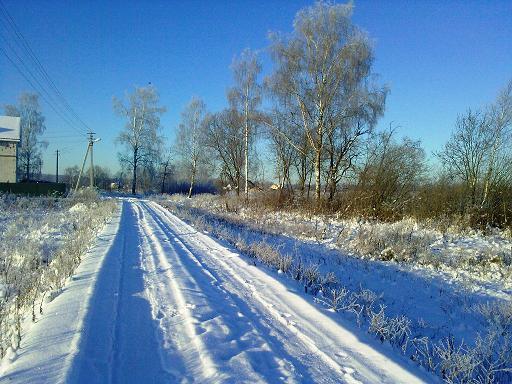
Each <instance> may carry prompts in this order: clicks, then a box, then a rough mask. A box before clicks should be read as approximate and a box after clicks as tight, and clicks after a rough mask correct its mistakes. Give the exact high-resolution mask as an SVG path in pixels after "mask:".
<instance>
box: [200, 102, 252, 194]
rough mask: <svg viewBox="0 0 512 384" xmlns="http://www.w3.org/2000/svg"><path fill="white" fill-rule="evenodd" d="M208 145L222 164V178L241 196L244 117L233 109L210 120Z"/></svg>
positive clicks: (215, 115) (219, 113)
mask: <svg viewBox="0 0 512 384" xmlns="http://www.w3.org/2000/svg"><path fill="white" fill-rule="evenodd" d="M207 137H208V139H207V145H208V146H209V147H210V148H211V149H212V151H213V153H214V154H215V157H216V159H217V161H218V163H219V164H220V178H221V180H222V181H224V182H225V184H229V185H230V186H231V187H232V188H234V189H235V191H236V194H237V196H239V195H240V188H241V182H242V177H243V170H244V162H245V156H244V153H245V148H244V142H245V140H244V125H243V121H242V117H241V116H240V114H239V113H238V111H236V110H235V109H233V108H228V109H225V110H223V111H221V112H218V113H216V114H214V115H212V116H210V118H209V119H208V133H207Z"/></svg>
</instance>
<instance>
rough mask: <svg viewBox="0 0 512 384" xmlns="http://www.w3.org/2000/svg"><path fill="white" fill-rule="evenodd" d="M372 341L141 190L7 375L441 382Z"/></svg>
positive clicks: (71, 379)
mask: <svg viewBox="0 0 512 384" xmlns="http://www.w3.org/2000/svg"><path fill="white" fill-rule="evenodd" d="M59 314H60V315H59ZM369 341H370V338H368V337H367V336H366V335H364V334H363V331H360V330H357V331H356V332H354V328H352V327H348V328H347V327H344V326H343V324H342V323H341V321H340V319H339V318H338V317H337V316H336V314H333V313H331V312H329V311H326V310H323V309H322V308H320V307H319V306H317V305H314V304H313V303H312V302H311V297H309V296H306V295H303V294H302V293H301V292H298V291H296V287H295V286H294V285H293V283H292V282H290V281H287V279H286V278H284V277H282V276H281V275H278V274H276V273H272V272H269V271H267V270H265V269H260V268H258V267H255V266H253V265H251V264H250V262H249V260H248V259H245V258H243V257H241V256H240V255H239V254H237V253H236V252H235V251H234V250H233V249H230V248H228V247H227V246H225V245H223V244H220V243H219V242H217V241H215V240H213V239H212V238H210V237H209V236H208V235H207V234H204V233H200V232H197V231H196V230H195V229H194V228H193V227H191V226H189V225H187V224H186V223H184V222H183V221H181V220H180V219H178V218H177V217H175V216H173V215H172V214H171V213H169V212H168V211H167V210H165V209H164V208H162V207H160V206H159V205H157V204H156V203H154V202H148V201H144V200H135V199H133V200H124V201H123V203H122V213H121V215H120V217H119V218H118V219H117V220H113V222H112V223H111V224H110V225H109V226H108V228H106V230H105V232H104V233H103V234H102V235H101V236H100V237H99V239H98V244H97V245H96V246H95V247H94V248H93V249H92V250H91V252H90V253H89V254H88V256H87V257H85V258H84V262H83V265H81V267H80V268H79V269H78V271H77V274H76V275H75V277H74V279H73V281H71V282H70V284H69V286H68V287H67V288H66V290H65V291H64V292H63V293H62V294H61V295H59V296H58V297H57V298H56V299H55V300H54V301H52V302H51V303H49V304H48V308H47V311H46V314H45V316H43V317H42V318H41V319H40V320H39V321H38V323H36V324H34V325H33V326H32V327H31V328H30V329H29V330H28V332H27V335H26V337H25V338H24V342H23V344H22V348H21V350H20V351H19V354H18V356H17V357H16V358H14V359H13V361H12V362H11V363H10V364H7V365H6V364H5V363H4V366H5V367H4V371H3V372H1V371H0V372H1V376H2V378H1V379H0V382H1V383H4V382H6V383H7V382H8V383H17V382H19V383H22V382H31V383H55V382H66V383H105V382H107V383H110V382H111V383H168V382H184V383H188V382H201V383H204V382H212V383H220V382H222V383H228V382H231V383H240V382H245V383H255V382H271V383H275V382H287V383H288V382H289V383H295V382H298V383H299V382H300V383H312V382H319V383H359V382H362V383H408V384H412V383H420V382H426V381H428V380H432V379H431V378H429V377H428V376H424V374H423V373H421V371H419V370H418V369H417V368H416V367H415V366H414V365H408V364H407V362H406V361H402V360H401V359H400V358H398V359H396V360H395V359H394V357H395V356H396V354H397V352H396V351H390V350H388V349H386V348H382V349H380V350H379V349H378V348H380V346H378V345H377V344H376V343H375V342H374V341H370V342H369Z"/></svg>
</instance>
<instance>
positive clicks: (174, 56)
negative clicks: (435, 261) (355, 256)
mask: <svg viewBox="0 0 512 384" xmlns="http://www.w3.org/2000/svg"><path fill="white" fill-rule="evenodd" d="M2 1H3V3H4V4H5V6H6V7H7V9H8V11H9V12H10V14H11V15H12V17H13V18H14V20H15V21H16V23H17V24H18V27H19V28H20V30H21V32H22V33H23V35H24V36H25V38H26V39H27V40H28V41H29V43H30V44H31V46H32V48H33V50H34V51H35V53H36V55H37V56H38V58H39V60H40V61H41V62H42V63H43V65H44V66H45V67H46V69H47V71H48V73H49V74H50V76H51V77H52V78H53V79H54V80H55V83H56V84H57V86H58V87H59V89H60V90H61V91H62V93H63V94H64V95H65V97H66V98H67V99H68V100H69V102H70V104H71V105H72V106H73V108H74V109H75V110H76V111H77V112H78V114H79V115H80V116H81V117H82V119H83V120H84V121H85V122H86V123H87V124H88V125H89V126H90V127H92V128H93V129H94V130H95V131H96V132H98V134H99V136H100V137H101V138H102V141H101V143H99V144H98V145H97V146H96V147H95V160H96V162H97V163H98V164H100V165H103V166H108V167H109V168H110V169H111V170H113V171H115V170H117V169H118V163H117V156H116V153H117V151H118V150H119V148H118V147H115V146H114V138H115V137H116V135H117V133H118V132H119V130H120V129H121V128H122V126H123V124H124V121H122V120H121V119H119V118H118V117H116V116H115V115H114V113H113V112H112V96H114V95H116V96H123V95H124V94H125V92H127V91H131V90H132V89H133V86H135V85H139V86H141V85H146V84H147V83H148V82H151V83H152V84H153V85H155V86H156V87H157V88H158V90H159V92H160V95H161V102H162V104H163V105H165V106H166V107H167V109H168V112H167V113H166V114H165V115H164V116H163V119H162V124H163V127H164V133H165V135H166V136H167V137H169V138H172V137H173V136H174V130H175V128H176V126H177V124H178V122H179V116H180V111H181V110H182V109H183V107H184V106H185V105H186V103H187V102H188V101H189V100H190V98H191V97H192V96H193V95H197V96H200V97H202V98H203V99H204V100H205V102H206V103H207V105H208V107H209V109H210V110H211V111H216V110H219V109H221V108H223V107H224V106H225V91H226V88H227V87H229V86H230V85H231V74H230V71H229V65H230V63H231V61H232V59H233V56H234V55H236V54H238V53H239V52H241V51H242V50H243V49H244V48H246V47H250V48H252V49H261V50H263V51H264V50H265V48H266V47H267V45H268V39H267V33H268V31H270V30H279V31H284V32H289V31H291V30H292V22H293V18H294V15H295V13H296V12H297V11H298V10H299V9H300V8H302V7H304V6H307V5H310V4H312V3H311V2H307V1H292V0H287V1H279V0H263V1H262V0H260V1H234V0H233V1H221V0H216V1H213V0H212V1H207V0H203V1H127V0H125V1H99V0H98V1H79V0H74V1H43V0H34V1H25V0H2ZM353 19H354V22H355V23H356V24H357V25H359V26H360V27H362V28H363V29H365V30H366V31H367V32H368V33H369V35H370V37H371V38H372V39H373V40H374V42H375V58H376V60H375V66H374V70H375V72H377V73H378V74H379V75H380V79H381V81H382V82H383V83H386V84H388V85H389V86H390V89H391V94H390V96H389V98H388V103H387V107H386V113H385V116H384V118H383V119H382V120H381V122H380V124H379V125H380V127H385V126H388V125H389V123H390V122H394V124H397V125H400V126H401V128H400V130H399V133H400V134H401V135H408V136H410V137H412V138H416V139H421V140H422V142H423V145H424V147H425V149H426V150H427V152H428V153H431V152H432V151H433V150H435V149H438V148H440V147H441V146H442V145H443V143H444V142H445V141H446V140H447V138H448V136H449V134H450V132H451V129H452V127H453V123H454V121H455V118H456V116H457V114H458V113H461V112H464V111H465V110H466V109H467V108H468V107H479V106H483V105H484V104H486V103H489V102H491V101H492V100H493V99H494V97H495V95H496V94H497V92H498V91H499V89H500V88H502V87H503V86H504V85H505V84H506V82H507V81H508V80H509V79H510V78H512V1H510V0H505V1H483V0H482V1H362V0H361V1H355V12H354V18H353ZM0 33H4V30H3V29H1V27H0ZM0 44H2V45H3V46H5V42H4V40H1V39H0ZM263 64H264V72H265V73H269V72H270V71H271V63H270V61H269V60H268V57H265V53H264V54H263ZM29 90H31V87H30V86H29V85H28V84H27V83H26V82H25V80H24V79H23V78H22V77H21V76H20V75H19V74H18V73H17V72H16V70H15V69H14V67H13V66H12V65H11V64H10V63H9V62H8V61H7V59H6V58H5V57H4V56H3V55H2V54H1V53H0V106H3V105H4V104H8V103H14V102H15V101H16V98H17V96H18V94H19V93H20V92H22V91H29ZM43 111H44V114H45V115H46V118H47V133H46V136H47V137H48V141H49V142H50V146H49V148H48V149H47V151H46V154H45V156H44V160H45V166H44V171H45V172H48V173H52V172H54V162H55V160H54V155H53V153H54V151H55V149H56V148H66V150H65V151H64V153H63V156H62V158H61V167H62V169H63V168H64V167H66V166H70V165H78V164H79V163H80V161H81V158H82V156H83V154H84V151H85V143H84V142H80V141H79V139H77V138H73V137H67V136H70V135H74V134H75V131H73V130H71V129H70V128H69V127H67V126H66V125H65V124H64V123H63V122H62V120H61V119H60V118H59V117H58V116H57V115H56V114H55V113H54V112H53V111H52V110H51V109H50V108H49V107H48V106H47V105H46V104H45V103H43ZM64 136H66V137H64ZM58 137H60V138H58Z"/></svg>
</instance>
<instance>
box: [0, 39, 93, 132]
mask: <svg viewBox="0 0 512 384" xmlns="http://www.w3.org/2000/svg"><path fill="white" fill-rule="evenodd" d="M0 51H1V52H2V53H3V54H4V55H5V57H7V60H9V61H10V62H11V64H12V65H13V66H14V67H15V68H16V70H17V71H18V72H19V73H20V75H22V76H23V77H24V78H25V80H26V81H27V82H28V83H29V84H30V85H31V86H32V88H34V89H36V90H37V89H38V88H37V87H36V86H35V85H34V83H33V82H32V81H31V80H30V79H29V78H28V77H27V75H26V74H25V73H24V72H23V71H22V70H21V68H20V67H19V66H18V64H16V62H15V61H14V60H13V59H12V58H11V57H10V56H9V55H8V54H7V51H5V50H4V49H3V48H2V47H0ZM40 95H41V98H42V99H43V100H45V101H46V103H47V104H48V105H49V106H50V108H51V109H53V111H54V112H55V113H56V114H57V115H58V116H59V117H60V118H61V119H62V120H64V121H65V122H66V123H67V124H68V125H69V126H70V127H71V128H73V129H74V130H75V131H77V132H78V133H80V134H81V135H84V133H83V132H81V131H80V130H79V129H78V128H76V127H75V126H74V125H73V124H72V123H71V122H70V121H69V120H68V119H67V118H66V117H65V116H63V115H62V114H61V112H60V111H58V110H57V108H56V107H55V106H54V105H53V103H52V102H51V101H49V100H48V98H47V97H46V96H45V94H43V93H40Z"/></svg>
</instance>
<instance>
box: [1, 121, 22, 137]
mask: <svg viewBox="0 0 512 384" xmlns="http://www.w3.org/2000/svg"><path fill="white" fill-rule="evenodd" d="M0 141H20V118H19V117H12V116H0Z"/></svg>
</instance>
